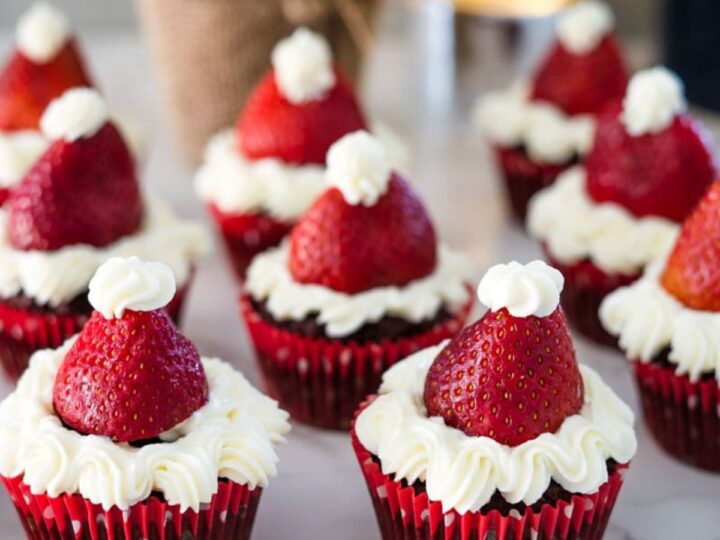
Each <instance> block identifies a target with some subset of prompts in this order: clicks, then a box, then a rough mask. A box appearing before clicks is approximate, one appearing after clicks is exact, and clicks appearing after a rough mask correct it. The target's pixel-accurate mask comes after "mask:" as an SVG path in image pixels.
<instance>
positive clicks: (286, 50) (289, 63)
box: [272, 28, 335, 105]
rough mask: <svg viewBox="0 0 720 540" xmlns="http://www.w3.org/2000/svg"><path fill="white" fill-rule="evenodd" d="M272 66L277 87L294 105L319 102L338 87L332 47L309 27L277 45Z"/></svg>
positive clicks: (273, 52) (294, 33)
mask: <svg viewBox="0 0 720 540" xmlns="http://www.w3.org/2000/svg"><path fill="white" fill-rule="evenodd" d="M272 64H273V68H274V69H275V80H276V81H277V85H278V87H279V88H280V91H281V92H282V94H283V95H284V96H285V97H286V98H287V100H288V101H290V102H291V103H295V104H298V105H299V104H302V103H306V102H308V101H314V100H318V99H320V98H322V97H323V96H324V95H325V93H326V92H327V91H328V90H330V89H331V88H332V87H333V86H335V73H334V72H333V67H332V53H331V52H330V46H329V45H328V42H327V41H326V40H325V38H324V37H322V36H321V35H319V34H316V33H314V32H311V31H310V30H308V29H307V28H298V29H297V30H295V32H293V34H292V35H291V36H290V37H288V38H285V39H283V40H282V41H280V42H278V44H277V45H275V48H274V49H273V51H272Z"/></svg>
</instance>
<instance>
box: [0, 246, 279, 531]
mask: <svg viewBox="0 0 720 540" xmlns="http://www.w3.org/2000/svg"><path fill="white" fill-rule="evenodd" d="M174 296H175V282H174V277H173V273H172V271H171V270H170V268H168V267H167V266H165V265H163V264H159V263H144V262H141V261H140V260H139V259H137V258H134V257H133V258H130V259H121V258H114V259H110V260H108V261H107V262H106V263H105V264H103V265H102V266H101V267H100V268H99V269H98V271H97V273H96V274H95V276H94V277H93V279H92V281H91V283H90V295H89V298H90V302H91V303H92V305H93V306H94V307H95V309H96V311H94V312H93V314H92V316H91V318H90V321H89V322H88V323H87V325H86V326H85V327H84V328H83V330H82V332H81V333H80V334H79V335H78V336H77V337H74V338H72V339H70V340H68V341H67V342H66V343H65V344H64V345H62V347H60V348H59V349H54V350H50V349H48V350H43V351H39V352H37V353H35V354H34V355H33V357H32V360H31V364H30V367H29V369H28V370H27V371H26V372H25V374H24V375H23V377H22V378H21V379H20V381H19V383H18V386H17V388H16V390H15V391H14V392H13V393H12V394H11V395H10V396H8V397H7V398H6V399H5V400H4V401H3V402H2V403H1V404H0V448H1V450H0V479H2V481H3V483H4V485H5V487H6V488H7V490H8V493H9V495H10V498H11V500H12V502H13V503H14V505H15V507H16V510H17V512H18V515H19V517H20V519H21V521H22V524H23V526H24V527H25V530H26V531H27V534H28V537H29V538H38V539H40V538H48V539H49V538H88V539H102V538H114V539H115V540H133V539H137V538H178V539H179V538H182V539H183V540H210V539H215V538H223V539H228V540H241V539H247V538H249V537H250V531H251V528H252V524H253V519H254V517H255V511H256V509H257V505H258V502H259V498H260V493H261V491H262V488H263V487H265V486H266V485H267V482H268V478H269V477H271V476H274V475H275V473H276V464H277V461H278V457H277V454H276V453H275V449H274V446H275V445H276V444H278V443H281V442H282V441H283V435H284V434H285V433H287V432H288V430H289V428H290V426H289V424H288V422H287V413H285V412H284V411H282V410H280V409H279V408H278V407H277V403H275V402H274V401H272V400H271V399H269V398H267V397H266V396H264V395H262V394H261V393H260V392H258V391H257V390H256V389H255V388H253V387H252V386H251V385H250V383H248V381H247V380H246V379H245V378H244V377H243V376H242V375H241V374H240V373H239V372H237V371H235V370H234V369H233V368H232V367H231V366H230V365H229V364H226V363H225V362H222V361H221V360H218V359H215V358H201V357H200V355H199V353H198V351H197V349H196V348H195V345H193V343H192V342H190V340H188V339H187V338H186V337H185V336H183V335H182V334H180V333H179V331H178V330H177V328H176V327H175V325H174V324H173V323H172V321H171V320H170V318H169V317H168V315H167V307H168V305H169V302H171V301H172V299H173V297H174Z"/></svg>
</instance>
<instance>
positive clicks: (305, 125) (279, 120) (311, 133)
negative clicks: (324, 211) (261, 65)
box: [237, 68, 366, 165]
mask: <svg viewBox="0 0 720 540" xmlns="http://www.w3.org/2000/svg"><path fill="white" fill-rule="evenodd" d="M334 72H335V80H336V83H335V86H334V87H333V88H332V89H330V90H329V91H328V93H327V95H326V96H324V97H323V98H322V99H319V100H314V101H308V102H307V103H303V104H296V103H291V102H290V101H288V100H287V99H286V98H285V97H284V96H283V95H282V93H281V92H280V90H279V88H278V85H277V83H276V81H275V73H274V72H273V71H271V72H270V73H268V74H267V75H266V76H265V77H264V78H263V79H262V80H261V81H260V83H259V84H258V86H257V87H256V88H255V90H254V91H253V93H252V95H251V96H250V99H249V100H248V102H247V105H246V106H245V110H244V111H243V113H242V114H241V115H240V118H239V119H238V123H237V133H238V137H239V141H240V150H241V151H242V152H243V154H244V155H245V156H246V157H248V158H250V159H262V158H268V157H271V158H277V159H281V160H282V161H285V162H286V163H293V164H297V165H302V164H308V163H315V164H318V165H324V164H325V155H326V154H327V152H328V149H329V148H330V146H331V145H332V144H333V143H334V142H335V141H337V140H338V139H339V138H340V137H342V136H343V135H347V134H348V133H352V132H353V131H358V130H361V129H365V128H366V124H365V118H364V117H363V113H362V111H361V110H360V106H359V105H358V103H357V100H356V99H355V96H354V94H353V91H352V88H351V86H350V84H349V82H348V81H347V79H346V78H345V76H344V75H343V74H342V73H341V72H340V71H339V70H338V69H337V68H336V69H335V70H334Z"/></svg>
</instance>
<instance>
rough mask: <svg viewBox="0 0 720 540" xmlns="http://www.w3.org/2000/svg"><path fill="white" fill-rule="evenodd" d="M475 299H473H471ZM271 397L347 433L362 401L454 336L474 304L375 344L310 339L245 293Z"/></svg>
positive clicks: (246, 314) (310, 420)
mask: <svg viewBox="0 0 720 540" xmlns="http://www.w3.org/2000/svg"><path fill="white" fill-rule="evenodd" d="M471 298H472V296H471ZM240 303H241V310H242V314H243V318H244V320H245V324H246V326H247V329H248V333H249V334H250V337H251V339H252V342H253V345H254V347H255V353H256V357H257V360H258V362H259V364H260V368H261V370H262V374H263V378H264V379H265V384H266V386H267V390H268V393H269V394H270V395H271V396H272V397H273V398H274V399H277V400H278V401H279V402H280V406H281V407H282V408H283V409H285V410H286V411H288V412H289V413H290V414H291V415H292V417H293V418H294V419H295V420H297V421H299V422H302V423H305V424H310V425H313V426H317V427H321V428H325V429H342V430H347V429H348V428H349V427H350V422H351V420H352V417H353V414H354V413H355V410H356V409H357V407H358V405H359V404H360V402H361V401H362V400H363V399H365V397H366V396H367V395H368V394H372V393H375V392H376V391H377V389H378V387H379V386H380V382H381V378H382V374H383V372H384V371H385V370H386V369H388V368H389V367H390V366H392V365H393V364H394V363H395V362H397V361H398V360H402V359H403V358H405V357H406V356H408V355H410V354H412V353H414V352H416V351H418V350H420V349H424V348H425V347H430V346H431V345H436V344H438V343H440V342H441V341H443V340H445V339H448V338H451V337H452V336H453V335H455V333H457V331H458V330H460V329H461V328H462V327H463V325H464V323H465V320H466V319H467V316H468V314H469V312H470V309H471V307H472V300H471V301H469V302H468V303H467V304H466V305H465V306H463V307H462V309H460V310H459V311H458V312H457V313H455V314H454V316H453V317H452V318H450V319H448V320H446V321H444V322H442V323H439V324H437V325H435V326H434V327H433V328H431V329H430V330H428V331H426V332H423V333H421V334H418V335H416V336H412V337H408V338H403V339H398V340H387V341H382V342H377V343H375V342H373V343H355V342H349V343H343V342H341V341H340V340H332V339H317V338H308V337H305V336H302V335H300V334H297V333H293V332H288V331H286V330H284V329H281V328H278V327H276V326H274V325H272V324H271V323H269V322H267V321H265V320H264V319H263V318H262V317H261V315H260V314H258V313H257V312H256V311H255V309H254V307H253V305H252V301H251V300H250V298H249V297H248V296H247V295H243V296H242V297H241V299H240Z"/></svg>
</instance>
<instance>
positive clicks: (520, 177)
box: [493, 146, 576, 224]
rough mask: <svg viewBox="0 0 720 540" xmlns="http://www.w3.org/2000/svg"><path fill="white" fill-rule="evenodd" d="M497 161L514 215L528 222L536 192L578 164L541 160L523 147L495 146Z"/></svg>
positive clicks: (521, 221)
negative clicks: (556, 163) (535, 159)
mask: <svg viewBox="0 0 720 540" xmlns="http://www.w3.org/2000/svg"><path fill="white" fill-rule="evenodd" d="M493 150H494V153H495V161H496V163H497V166H498V169H499V172H500V175H501V176H502V179H503V181H504V183H505V191H506V193H507V197H508V200H509V202H510V209H511V210H512V212H513V216H514V217H515V219H517V220H518V221H519V222H520V223H521V224H522V223H525V218H526V216H527V209H528V203H529V202H530V199H531V198H532V196H533V195H535V194H536V193H537V192H538V191H540V190H541V189H543V188H545V187H547V186H549V185H550V184H552V183H553V182H554V181H555V179H556V178H557V177H558V175H559V174H560V173H562V172H563V171H564V170H566V169H567V168H568V167H571V166H572V165H575V163H576V161H571V162H568V163H565V164H562V165H553V164H549V163H537V162H535V161H533V160H532V159H531V158H530V156H529V155H528V154H527V152H526V151H525V150H524V149H522V148H502V147H499V146H495V147H494V148H493Z"/></svg>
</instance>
